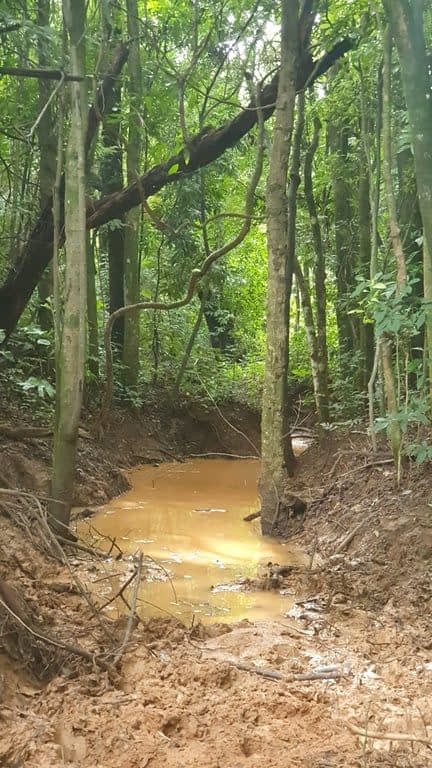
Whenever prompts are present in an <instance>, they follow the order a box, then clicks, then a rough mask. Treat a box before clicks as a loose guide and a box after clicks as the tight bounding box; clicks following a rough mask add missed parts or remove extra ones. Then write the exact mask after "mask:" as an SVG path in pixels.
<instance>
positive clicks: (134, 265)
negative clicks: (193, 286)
mask: <svg viewBox="0 0 432 768" xmlns="http://www.w3.org/2000/svg"><path fill="white" fill-rule="evenodd" d="M126 8H127V24H128V35H129V38H130V40H131V41H132V42H131V49H130V54H129V135H128V144H127V153H126V166H127V182H128V184H133V183H134V182H135V181H136V180H137V178H138V177H139V169H140V162H141V143H142V142H141V132H142V121H141V113H142V109H143V104H142V100H143V85H142V77H141V54H140V43H139V16H138V2H137V0H126ZM140 228H141V211H140V209H139V208H134V209H132V210H131V211H129V212H128V213H127V214H126V227H125V241H124V301H125V304H136V303H137V302H138V301H139V297H140V274H139V272H140V269H139V267H140ZM139 340H140V317H139V312H135V313H134V312H130V313H129V314H127V315H126V316H125V320H124V346H123V364H124V366H125V371H124V382H125V384H126V386H128V387H137V385H138V375H139Z"/></svg>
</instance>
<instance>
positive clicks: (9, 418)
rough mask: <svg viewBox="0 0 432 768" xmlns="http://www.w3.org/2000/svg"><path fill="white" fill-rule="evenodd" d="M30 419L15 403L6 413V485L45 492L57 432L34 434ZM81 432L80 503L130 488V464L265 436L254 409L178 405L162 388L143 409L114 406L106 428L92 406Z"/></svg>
mask: <svg viewBox="0 0 432 768" xmlns="http://www.w3.org/2000/svg"><path fill="white" fill-rule="evenodd" d="M228 422H229V423H230V424H232V427H228ZM29 423H30V414H29V413H28V412H24V413H23V412H22V411H19V410H18V409H16V410H15V411H14V410H13V408H10V407H8V408H7V410H6V409H4V410H3V412H2V413H1V412H0V455H1V465H0V486H1V487H4V488H25V489H27V490H30V491H35V492H36V493H39V494H47V493H48V491H49V479H50V465H51V453H52V438H51V437H50V436H49V435H48V436H47V437H46V436H45V437H44V436H40V435H36V436H35V437H29V436H28V434H26V432H25V430H26V428H27V427H28V426H29ZM32 426H33V427H34V429H35V430H36V431H37V430H40V431H42V428H43V427H47V430H46V431H48V432H49V428H50V425H46V424H41V420H40V419H39V420H37V421H35V422H34V423H33V424H32ZM2 427H3V429H2ZM79 434H80V437H79V442H78V467H77V484H76V497H75V500H74V504H75V505H76V506H88V505H99V504H104V503H105V502H106V501H108V499H110V498H112V497H113V496H116V495H118V494H119V493H121V492H122V491H124V490H126V489H127V488H128V481H127V478H126V475H125V474H124V472H123V470H124V469H128V468H130V467H134V466H137V465H138V464H146V463H160V462H162V461H173V460H176V459H179V458H180V459H181V458H184V457H186V456H191V455H200V454H206V453H208V452H215V453H227V454H234V455H235V454H238V455H242V456H244V455H248V454H252V455H257V452H258V451H259V439H260V434H259V417H258V415H257V414H256V413H254V412H252V411H247V410H245V409H244V408H239V407H238V406H236V405H233V404H230V403H228V404H226V405H225V406H223V407H221V408H220V409H215V408H206V407H205V406H204V405H197V404H194V403H190V402H188V401H184V402H183V403H180V404H179V405H177V406H176V407H175V408H173V407H172V406H171V405H169V404H168V403H166V402H164V400H163V397H162V395H161V398H160V399H159V400H157V399H156V398H155V396H153V400H152V402H150V403H149V404H148V405H147V406H146V408H145V409H144V410H143V411H140V412H137V413H131V412H130V411H128V410H126V409H125V410H121V409H117V410H115V411H113V414H112V417H111V421H110V424H109V427H108V428H107V429H106V430H105V431H104V432H101V431H100V428H99V422H98V417H97V416H96V415H94V414H92V413H90V412H88V413H86V414H84V416H83V419H82V422H81V429H80V433H79ZM245 436H247V437H245Z"/></svg>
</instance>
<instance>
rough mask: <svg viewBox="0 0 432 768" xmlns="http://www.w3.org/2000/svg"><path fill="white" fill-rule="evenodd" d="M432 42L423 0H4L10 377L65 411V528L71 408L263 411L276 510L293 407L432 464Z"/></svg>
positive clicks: (1, 142)
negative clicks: (194, 404) (181, 404)
mask: <svg viewBox="0 0 432 768" xmlns="http://www.w3.org/2000/svg"><path fill="white" fill-rule="evenodd" d="M431 44H432V9H431V8H430V7H429V4H428V3H425V2H419V1H418V0H411V1H409V0H385V1H384V2H382V3H381V2H379V1H378V0H377V2H376V3H370V2H366V1H365V2H363V0H357V1H356V2H349V0H317V1H316V2H314V1H313V0H305V1H304V2H303V3H302V4H300V7H299V4H298V3H297V2H294V0H284V2H281V3H274V2H270V1H268V2H267V0H257V1H256V2H252V1H251V0H216V1H213V2H211V3H210V2H207V0H188V1H185V2H182V1H180V0H147V1H146V0H142V1H141V0H125V2H114V1H112V2H111V1H110V0H100V1H98V0H90V2H87V3H84V2H83V0H79V1H77V2H68V1H67V0H64V2H63V6H62V5H61V4H60V3H55V2H52V1H50V0H35V1H34V2H26V1H25V0H23V2H18V0H16V1H15V0H12V2H9V1H8V2H7V3H6V2H4V0H3V2H0V46H1V49H2V64H1V66H0V111H1V122H0V205H1V214H2V215H1V232H0V279H1V284H2V285H1V287H0V334H1V342H2V344H1V347H0V377H1V385H2V390H3V397H4V398H5V399H7V398H14V399H18V400H20V401H21V402H22V403H23V404H27V405H30V406H31V408H32V409H33V410H34V411H35V412H40V413H43V414H46V413H47V412H54V402H56V440H55V446H54V475H53V489H52V495H53V497H54V498H56V499H58V504H59V505H60V506H59V507H57V508H53V509H52V513H53V515H54V516H55V517H56V518H58V519H59V520H61V521H62V522H63V523H66V524H67V521H68V515H69V509H68V499H69V500H70V489H71V486H72V484H73V469H74V458H73V457H74V443H75V442H76V435H77V430H78V424H79V416H80V412H81V407H82V400H83V399H84V403H85V404H86V405H87V406H88V407H92V408H99V407H102V412H101V422H102V423H103V422H104V420H106V419H107V418H108V417H109V412H110V409H111V407H112V402H113V399H114V401H115V402H116V403H119V404H120V403H122V404H125V405H127V406H128V407H133V408H140V407H141V406H143V405H145V403H146V400H147V398H148V397H149V393H150V392H152V391H154V390H155V389H156V390H158V391H159V390H160V391H163V393H164V396H168V397H169V398H171V399H172V401H177V400H178V399H179V398H182V397H189V398H193V399H200V400H203V401H205V402H213V403H214V402H216V403H219V402H223V401H227V400H235V401H237V402H240V403H244V404H247V405H252V406H254V407H257V408H258V407H261V403H262V402H263V404H264V408H263V448H262V451H263V485H262V488H264V491H263V499H264V506H265V504H266V503H267V501H266V499H267V496H270V497H271V498H269V499H268V506H269V509H270V512H269V517H273V511H272V510H273V509H274V505H275V503H276V501H277V503H279V502H278V499H279V494H278V490H277V487H278V486H279V485H280V484H281V483H282V479H281V477H282V475H283V476H285V474H286V473H287V472H288V473H289V472H290V471H291V470H292V466H291V464H292V457H291V456H290V450H289V440H288V441H287V434H289V429H290V428H291V427H292V424H293V423H294V422H295V420H296V419H297V416H296V413H298V407H299V401H300V403H301V407H304V408H308V409H309V410H313V411H315V412H316V417H317V422H318V423H319V424H321V425H323V427H326V428H329V427H330V425H331V424H336V423H340V422H347V421H352V422H355V421H356V420H364V419H367V420H368V422H369V428H370V436H371V442H372V448H374V446H375V433H376V431H379V430H382V431H386V432H387V434H388V439H389V444H390V447H391V450H392V452H393V456H394V460H395V463H396V465H397V467H398V469H399V473H401V472H402V471H403V463H404V459H405V457H407V456H410V457H412V458H414V459H415V460H417V461H423V460H425V459H429V458H431V457H432V446H431V444H430V442H429V441H427V439H425V437H424V432H423V431H422V429H423V427H427V426H428V425H429V416H430V406H431V391H432V375H431V373H432V355H431V354H430V351H429V350H430V346H431V345H432V330H431V329H432V307H431V301H432V263H431V253H432V90H431V61H432V59H431V53H430V51H431ZM294 101H295V103H294ZM274 113H275V116H274ZM278 189H279V190H282V196H279V198H277V190H278ZM275 195H276V197H275ZM276 198H277V199H276ZM281 201H282V202H281ZM275 244H276V245H275ZM266 297H267V298H266ZM130 305H134V306H135V305H138V306H136V308H135V309H134V310H132V311H131V310H123V309H122V308H123V307H127V306H130ZM284 317H285V318H286V322H284ZM263 393H264V398H263ZM296 409H297V410H296ZM287 425H288V426H287ZM287 430H288V431H287ZM270 433H271V437H270ZM266 435H268V439H267V438H266ZM287 443H288V447H287V445H286V444H287ZM282 444H283V445H282ZM278 446H279V447H278ZM266 457H267V461H266ZM278 462H279V468H278V466H277V464H278ZM281 469H283V472H282V474H281V471H279V470H281ZM266 473H267V476H268V477H267V481H266ZM269 478H270V479H269ZM266 488H267V496H266ZM275 494H276V501H275ZM65 508H66V512H65ZM264 518H265V515H264ZM264 528H265V525H264Z"/></svg>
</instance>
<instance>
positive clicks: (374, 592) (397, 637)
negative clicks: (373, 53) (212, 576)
mask: <svg viewBox="0 0 432 768" xmlns="http://www.w3.org/2000/svg"><path fill="white" fill-rule="evenodd" d="M374 460H375V459H371V457H370V455H369V454H368V452H367V444H366V440H365V438H364V436H362V435H354V436H347V435H342V436H338V437H334V436H333V437H332V438H331V440H330V439H329V438H327V439H326V440H325V441H322V442H321V443H320V444H316V445H315V446H314V447H312V448H311V449H310V450H309V451H308V452H307V453H306V454H305V455H304V456H303V457H302V459H301V463H300V467H299V474H298V476H297V478H296V481H295V486H294V490H295V491H296V492H297V493H299V494H301V495H302V496H303V497H305V496H308V499H309V502H310V503H309V510H308V513H307V516H306V520H305V523H304V528H303V530H302V531H301V532H300V533H299V534H298V536H297V541H298V542H299V543H300V544H301V545H302V546H303V547H304V548H305V550H306V551H307V552H309V554H310V556H311V567H310V568H309V567H308V568H306V569H301V570H298V571H297V570H296V571H293V572H292V573H290V574H289V575H288V576H287V577H285V578H284V579H282V580H281V582H280V584H278V585H277V586H278V588H281V589H283V588H289V589H291V590H294V591H295V594H296V595H297V596H298V599H297V603H296V605H295V606H294V608H293V609H292V610H291V611H290V612H289V614H288V615H287V616H286V618H284V619H283V620H282V621H279V622H274V621H272V622H260V623H257V624H250V623H249V622H242V623H240V624H236V625H231V626H225V625H216V626H215V625H213V626H209V627H202V626H198V627H193V628H190V627H188V628H187V627H183V626H182V625H181V624H178V623H176V622H175V621H174V620H171V619H166V620H160V619H158V620H156V619H155V620H151V621H149V622H147V623H146V624H145V625H139V626H138V627H137V628H136V629H135V631H134V633H133V635H132V640H131V642H130V643H129V645H128V647H127V651H126V653H125V654H124V656H123V658H122V661H121V664H120V669H119V674H118V676H115V677H113V676H110V675H109V674H108V673H106V672H102V671H100V670H98V669H97V668H92V665H91V664H88V663H86V662H84V661H82V660H77V659H76V658H74V657H72V656H71V655H67V656H66V658H65V657H64V654H63V656H62V657H61V658H60V659H57V660H56V663H57V665H58V669H59V671H58V672H57V673H56V674H55V675H54V677H52V676H51V679H50V680H49V682H41V681H36V679H35V678H34V677H33V676H32V675H30V674H29V673H28V671H26V670H25V669H24V668H23V667H24V662H23V659H24V658H25V659H26V663H27V667H28V665H30V666H32V663H31V659H30V662H29V654H28V647H27V646H26V645H25V644H23V643H21V645H20V646H19V648H18V651H19V650H21V651H22V653H21V655H20V653H19V652H17V642H16V640H17V638H16V637H15V638H14V637H13V631H12V630H13V627H12V628H11V626H10V625H5V624H4V623H3V634H2V644H3V646H4V647H5V648H6V649H7V650H8V651H9V654H8V655H6V654H4V656H3V657H2V658H1V661H0V680H1V681H2V684H1V685H0V722H1V727H0V765H2V766H3V765H4V766H9V767H10V768H12V766H14V767H15V768H18V767H19V766H28V767H29V768H45V767H47V768H48V766H49V768H57V766H63V765H68V764H69V765H77V766H88V768H90V766H91V767H92V768H95V767H97V766H100V767H101V768H102V766H103V767H104V768H111V766H112V768H114V766H115V768H129V766H131V767H132V768H133V767H134V766H137V768H138V767H139V768H145V767H146V766H149V768H180V767H182V768H192V767H193V768H195V767H198V766H200V767H201V766H206V768H240V767H241V768H255V766H256V767H258V766H260V767H261V766H262V765H263V763H264V764H265V765H268V766H271V768H282V767H283V768H291V766H292V768H294V766H296V767H297V766H305V768H336V767H339V766H340V768H342V766H343V768H348V767H351V766H352V767H353V768H354V767H355V766H356V767H357V768H375V767H376V768H378V766H387V768H408V766H416V767H417V766H422V767H423V766H424V767H426V766H428V765H430V764H432V760H431V758H432V639H431V638H432V635H431V628H432V620H431V593H432V584H431V557H432V519H431V518H432V513H431V508H430V506H429V502H430V501H431V498H430V495H431V491H430V480H429V477H430V468H429V467H427V468H425V469H421V470H420V469H411V470H410V471H409V472H408V473H407V475H406V477H405V479H404V483H403V487H402V488H401V489H399V490H397V489H396V488H395V479H394V475H393V471H392V469H391V465H389V464H378V465H374V466H371V467H367V466H366V465H367V464H369V463H370V462H371V461H374ZM381 460H382V461H384V460H385V459H384V458H381ZM291 490H293V489H291ZM361 523H362V525H361V526H360V527H359V525H360V524H361ZM0 528H1V530H0V542H1V545H0V578H1V579H5V580H7V582H8V584H10V585H12V586H14V587H16V588H17V589H18V590H19V592H20V594H21V595H22V596H23V597H24V598H25V600H26V605H27V609H28V610H29V611H30V612H31V621H32V622H33V625H34V626H37V627H40V628H42V629H43V631H49V632H50V633H51V634H52V635H53V636H55V637H56V638H61V639H63V640H68V641H70V642H74V643H75V644H79V645H80V646H82V647H84V648H87V649H88V650H90V651H94V650H99V651H101V650H105V651H106V650H107V649H109V647H110V645H116V646H118V645H119V644H121V641H122V638H123V637H124V631H125V619H124V618H119V619H118V620H116V621H113V620H110V621H108V620H107V621H106V623H105V624H104V626H100V624H99V623H98V622H97V621H96V620H95V618H94V617H93V616H92V615H91V613H90V611H89V609H88V607H87V606H86V605H85V604H84V603H83V600H82V598H81V597H80V596H79V595H76V594H74V591H73V590H72V591H69V592H66V593H65V592H64V591H60V590H59V586H58V585H59V584H60V585H63V586H64V585H66V586H67V585H69V584H70V583H71V577H70V574H69V573H68V572H67V571H65V569H64V567H63V566H61V565H59V564H58V563H57V562H55V561H54V560H52V559H51V560H50V559H47V558H46V557H43V556H42V555H41V554H40V553H39V552H38V551H36V550H35V548H34V546H33V544H32V543H31V542H30V541H26V542H24V543H23V541H22V537H21V536H20V534H19V532H17V530H16V528H15V527H14V526H13V525H12V523H11V521H10V520H9V519H8V518H7V517H0ZM355 529H357V530H356V531H355ZM348 534H353V535H352V538H351V540H350V542H349V543H348V542H347V535H348ZM318 556H319V557H318ZM70 563H71V567H72V569H73V571H74V573H76V574H79V575H80V577H81V578H82V579H83V580H84V581H86V580H90V579H91V580H94V579H95V578H102V577H103V574H104V573H105V572H106V569H107V567H108V565H107V564H105V563H102V564H101V563H100V562H93V561H92V560H91V559H90V558H88V557H86V556H85V555H82V556H81V555H80V556H78V554H77V553H75V554H73V556H71V560H70ZM111 567H115V568H117V569H118V568H121V564H119V563H114V564H113V565H112V566H111ZM65 588H66V587H65ZM107 629H108V631H109V632H110V633H111V636H112V638H111V640H108V638H107V636H106V634H105V632H106V630H107ZM14 640H15V646H14ZM14 647H15V656H16V657H18V658H16V659H15V660H11V658H10V654H11V652H13V649H14ZM26 652H27V656H26ZM30 655H31V654H30ZM37 663H39V664H40V661H39V662H38V660H37V659H35V658H34V659H33V668H34V669H37ZM242 664H243V665H247V666H249V667H251V666H254V667H257V668H259V669H260V670H261V671H263V670H268V669H270V670H272V671H273V672H277V673H279V674H280V675H282V678H283V679H278V680H273V679H267V678H266V677H263V676H260V675H257V674H255V672H254V671H246V670H244V669H240V668H239V665H240V666H241V665H242ZM323 668H324V670H327V672H326V674H332V673H334V672H335V671H336V672H337V673H341V674H342V675H343V676H342V677H340V678H338V679H336V680H314V681H311V682H300V681H298V680H296V679H294V678H293V676H295V675H298V674H299V673H310V672H316V671H317V670H322V669H323ZM39 669H40V667H39ZM47 674H49V670H47ZM356 728H357V729H359V730H360V731H362V732H366V733H367V738H366V739H365V738H364V737H362V736H361V735H359V734H357V733H354V732H353V730H355V729H356ZM377 733H378V734H380V735H381V736H385V735H389V734H399V736H400V737H401V738H400V739H397V738H395V737H394V736H393V738H392V739H388V738H387V739H378V738H373V736H374V734H377ZM403 737H405V741H404V740H402V739H403ZM407 739H408V740H407ZM410 739H412V740H410ZM425 742H427V743H425Z"/></svg>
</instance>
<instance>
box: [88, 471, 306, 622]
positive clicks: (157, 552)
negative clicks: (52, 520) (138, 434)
mask: <svg viewBox="0 0 432 768" xmlns="http://www.w3.org/2000/svg"><path fill="white" fill-rule="evenodd" d="M258 473H259V462H258V461H255V460H253V459H247V460H245V459H243V460H232V459H196V460H191V461H187V462H185V463H182V464H180V463H178V464H163V465H161V466H159V467H149V466H146V467H142V468H139V469H135V470H133V471H131V472H130V473H129V479H130V482H131V485H132V488H131V490H130V491H128V492H127V493H125V494H123V495H122V496H120V497H119V498H117V499H114V500H113V501H112V502H110V503H109V504H108V505H106V506H105V507H103V508H102V509H100V510H99V511H98V512H97V514H96V515H95V517H94V518H93V519H92V522H93V523H94V525H95V527H96V528H97V529H98V530H99V531H101V532H102V533H104V534H109V536H111V537H116V538H117V540H118V542H119V545H120V546H121V548H122V549H123V550H124V551H125V552H129V553H133V552H136V551H138V550H141V551H142V552H143V553H144V555H148V556H150V557H151V558H153V559H154V560H156V561H157V562H158V563H160V564H161V565H162V566H163V568H164V569H166V571H167V572H168V573H169V575H170V577H171V582H170V581H168V580H167V579H166V574H165V573H164V572H163V571H159V572H158V570H157V569H154V570H153V571H151V572H150V574H149V575H148V576H147V579H146V581H145V582H144V583H143V586H142V588H141V592H140V598H141V599H140V606H141V610H140V612H141V615H143V616H153V615H163V614H164V613H165V612H169V613H171V614H174V615H176V616H178V617H179V618H181V619H182V620H183V621H185V622H186V623H190V621H191V620H192V617H193V615H194V614H195V617H196V619H199V620H201V621H204V622H209V621H218V620H222V619H223V620H225V621H235V620H239V619H242V618H248V619H251V620H252V619H259V618H274V617H277V616H280V615H282V614H283V613H284V612H285V611H286V610H288V609H289V607H290V606H291V604H292V600H293V597H292V596H291V597H290V596H289V595H285V596H282V595H279V594H275V593H272V592H266V591H263V592H251V591H244V590H241V589H239V588H238V586H237V585H238V582H239V580H241V579H243V578H245V577H250V576H256V575H257V572H259V569H260V565H265V564H266V563H268V562H269V561H271V562H276V563H279V564H282V563H283V564H287V563H291V564H299V565H302V564H305V563H306V562H307V558H306V556H305V554H304V553H302V552H301V551H299V550H296V549H295V548H293V547H292V546H288V545H284V544H282V543H280V542H278V541H276V540H272V539H263V538H262V537H261V536H260V533H259V521H254V522H253V523H246V522H244V520H243V517H244V516H245V515H247V514H249V513H250V512H253V511H255V510H256V509H257V508H258V497H257V480H258ZM118 586H119V584H118V582H117V583H116V584H112V589H114V590H116V589H118Z"/></svg>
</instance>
